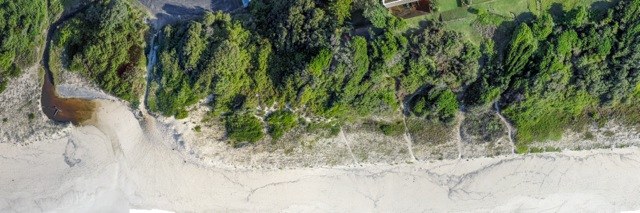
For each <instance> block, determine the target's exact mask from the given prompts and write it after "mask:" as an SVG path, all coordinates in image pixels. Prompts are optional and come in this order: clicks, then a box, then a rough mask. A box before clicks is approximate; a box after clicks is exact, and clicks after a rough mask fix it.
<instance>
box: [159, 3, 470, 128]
mask: <svg viewBox="0 0 640 213" xmlns="http://www.w3.org/2000/svg"><path fill="white" fill-rule="evenodd" d="M353 11H363V12H362V13H363V15H362V16H363V17H365V19H366V20H365V22H369V23H372V24H371V25H368V24H367V25H366V28H367V29H368V32H365V33H364V34H359V33H356V30H354V29H353V25H351V24H350V23H349V22H347V21H348V20H349V19H350V14H351V13H352V12H353ZM239 17H241V18H234V17H232V16H230V15H228V14H224V13H207V14H205V15H204V16H203V18H201V19H199V20H194V21H188V22H185V23H180V24H176V25H171V26H167V27H165V28H164V29H163V31H162V36H160V38H159V40H160V43H161V47H160V51H159V63H158V65H157V66H156V70H155V72H154V74H155V81H154V83H153V85H152V87H151V88H152V92H153V96H152V97H151V98H150V99H149V103H148V105H149V108H150V109H152V110H153V111H159V112H161V113H162V114H164V115H166V116H176V117H177V118H184V117H186V116H187V111H188V110H187V108H188V107H189V106H191V105H193V104H195V103H196V102H197V101H199V100H202V99H203V98H205V97H207V96H209V95H211V97H212V101H211V102H210V105H211V107H212V108H211V109H212V110H211V113H212V114H213V115H215V116H223V117H224V116H231V115H235V114H238V113H254V114H257V113H258V112H260V110H261V109H267V108H275V109H285V108H286V107H290V108H292V109H294V110H293V111H295V114H297V115H299V116H305V117H312V118H320V120H339V121H347V120H353V119H358V118H361V117H366V116H371V115H399V114H400V113H405V112H400V107H401V106H403V105H407V106H406V108H407V109H408V110H407V112H409V111H412V112H413V113H414V114H415V115H418V116H423V117H424V118H426V119H433V120H436V121H437V122H447V123H450V122H451V121H452V120H453V118H454V115H455V113H456V112H457V111H458V108H459V107H458V104H459V103H458V99H457V97H458V95H459V94H460V93H461V92H462V91H463V89H464V87H465V86H467V85H468V84H469V83H471V82H473V81H474V80H475V78H476V76H477V72H478V71H477V70H478V66H479V65H478V59H479V57H480V52H479V50H478V49H479V48H478V47H476V46H474V45H472V44H470V43H468V42H466V41H465V40H464V39H463V38H462V36H461V35H460V34H458V33H454V32H450V31H444V30H442V29H441V26H440V25H438V24H435V23H430V24H429V26H428V27H426V28H424V29H422V30H421V31H419V32H415V33H407V32H406V29H405V24H404V22H403V20H401V19H398V18H396V17H394V16H392V15H390V14H389V13H388V11H387V10H385V9H384V8H382V7H381V5H379V4H378V3H377V2H376V3H372V2H368V1H362V2H352V1H350V0H332V1H328V2H316V1H313V0H287V1H271V0H255V1H252V3H251V6H250V7H249V9H248V13H247V14H243V15H239ZM409 109H410V110H409ZM285 112H286V114H280V113H285ZM295 114H294V113H292V112H290V111H278V112H276V113H273V114H271V115H267V117H266V121H267V123H268V125H269V128H268V129H269V130H268V131H269V133H270V134H271V136H272V137H273V138H279V137H281V136H282V135H283V134H284V132H286V131H288V130H289V129H291V128H293V126H295V122H293V121H295V119H294V118H295V116H296V115H295ZM285 115H286V117H282V116H285ZM274 119H277V120H279V121H277V122H276V121H274ZM281 120H286V121H281ZM283 123H286V125H284V124H283Z"/></svg>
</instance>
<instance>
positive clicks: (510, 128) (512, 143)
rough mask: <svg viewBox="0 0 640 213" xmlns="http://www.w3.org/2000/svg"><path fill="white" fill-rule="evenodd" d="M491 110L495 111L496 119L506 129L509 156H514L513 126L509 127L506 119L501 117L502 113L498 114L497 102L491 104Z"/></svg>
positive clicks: (509, 124)
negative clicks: (509, 149)
mask: <svg viewBox="0 0 640 213" xmlns="http://www.w3.org/2000/svg"><path fill="white" fill-rule="evenodd" d="M493 108H494V109H495V110H496V115H498V117H499V118H500V120H501V121H502V123H503V124H504V125H505V126H506V127H507V136H508V137H509V145H510V146H511V154H515V153H516V144H515V142H514V140H513V130H514V128H513V126H511V123H509V121H508V120H507V118H505V117H504V116H502V113H500V107H498V102H497V101H496V102H495V103H494V104H493Z"/></svg>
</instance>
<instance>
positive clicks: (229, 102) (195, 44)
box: [150, 13, 270, 117]
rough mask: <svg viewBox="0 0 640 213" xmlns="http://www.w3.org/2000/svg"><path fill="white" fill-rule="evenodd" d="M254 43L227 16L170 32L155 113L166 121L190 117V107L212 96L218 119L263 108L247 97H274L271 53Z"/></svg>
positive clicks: (165, 39) (158, 80) (158, 71)
mask: <svg viewBox="0 0 640 213" xmlns="http://www.w3.org/2000/svg"><path fill="white" fill-rule="evenodd" d="M207 24H208V25H207ZM251 38H252V37H251V34H250V33H249V32H248V31H247V30H245V29H244V28H243V27H242V25H241V24H240V23H239V22H237V21H233V20H232V19H231V16H229V15H228V14H223V13H207V14H206V15H205V16H204V17H203V19H201V20H198V21H190V22H189V23H187V24H183V25H177V26H171V25H170V26H167V27H165V28H164V29H163V35H162V36H161V38H160V41H161V43H162V45H161V47H160V50H159V61H158V65H157V67H156V71H155V73H154V75H155V77H156V78H155V84H156V85H159V88H158V89H157V90H155V94H153V96H154V97H152V99H153V100H154V101H153V103H152V104H153V105H155V106H156V107H157V108H156V107H151V106H150V108H151V109H152V110H157V111H160V112H162V114H164V115H167V116H172V115H175V116H178V115H184V116H186V107H188V106H190V105H192V104H195V103H196V102H198V101H199V100H201V99H203V98H205V97H206V96H208V95H210V94H212V95H213V101H212V102H211V103H210V104H211V105H212V107H213V113H214V114H216V115H220V114H223V113H228V112H231V111H234V110H239V109H244V108H250V107H255V105H256V104H258V103H256V102H251V101H247V100H246V99H247V97H251V96H256V95H258V94H261V95H267V97H268V95H269V94H270V92H268V91H269V90H270V86H269V85H270V83H269V78H268V77H267V73H266V67H267V65H266V63H267V62H266V60H268V57H269V56H268V54H269V52H270V49H269V48H268V44H264V43H261V42H260V40H258V41H255V40H251ZM250 75H253V78H252V77H250ZM256 89H260V90H262V91H265V92H267V93H259V92H258V91H256ZM150 105H151V104H150ZM180 117H183V116H180Z"/></svg>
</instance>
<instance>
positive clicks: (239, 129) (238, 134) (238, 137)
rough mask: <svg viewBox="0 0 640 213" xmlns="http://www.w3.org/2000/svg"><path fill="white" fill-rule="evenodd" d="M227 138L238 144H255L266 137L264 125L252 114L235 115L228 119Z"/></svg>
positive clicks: (226, 124) (226, 122)
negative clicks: (263, 129)
mask: <svg viewBox="0 0 640 213" xmlns="http://www.w3.org/2000/svg"><path fill="white" fill-rule="evenodd" d="M225 127H226V130H227V136H228V137H229V138H230V139H232V140H234V141H236V142H249V143H252V144H253V143H255V142H257V141H259V140H260V139H262V137H264V132H263V131H262V123H261V122H260V120H259V119H258V118H256V117H255V116H253V115H251V114H233V115H230V116H229V117H227V118H226V121H225Z"/></svg>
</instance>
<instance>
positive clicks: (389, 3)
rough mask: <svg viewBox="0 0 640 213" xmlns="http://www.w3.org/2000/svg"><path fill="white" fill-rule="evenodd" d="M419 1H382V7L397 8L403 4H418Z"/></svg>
mask: <svg viewBox="0 0 640 213" xmlns="http://www.w3.org/2000/svg"><path fill="white" fill-rule="evenodd" d="M417 1H419V0H382V5H384V7H386V8H390V7H395V6H399V5H403V4H408V3H412V2H417Z"/></svg>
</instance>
